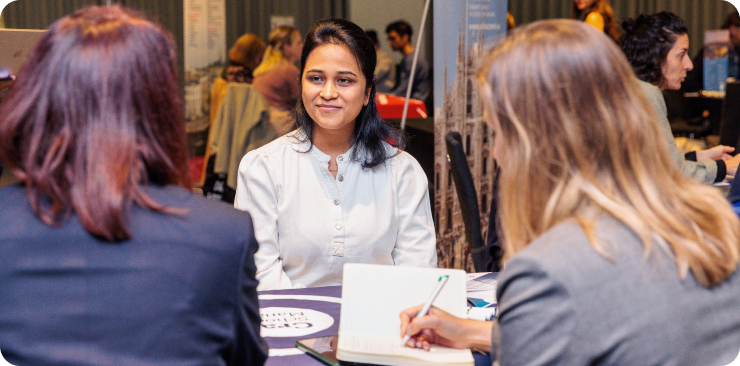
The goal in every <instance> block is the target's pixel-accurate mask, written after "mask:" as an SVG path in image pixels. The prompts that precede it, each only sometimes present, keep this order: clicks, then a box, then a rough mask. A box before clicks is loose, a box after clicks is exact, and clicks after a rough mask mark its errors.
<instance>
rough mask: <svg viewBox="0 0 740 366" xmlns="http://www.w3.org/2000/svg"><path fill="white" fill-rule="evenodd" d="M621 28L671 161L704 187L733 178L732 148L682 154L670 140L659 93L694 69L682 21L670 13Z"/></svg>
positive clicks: (626, 51)
mask: <svg viewBox="0 0 740 366" xmlns="http://www.w3.org/2000/svg"><path fill="white" fill-rule="evenodd" d="M622 28H623V29H624V34H623V35H622V38H621V39H620V42H619V43H620V46H621V48H622V52H624V54H625V55H626V56H627V60H629V62H630V64H631V65H632V69H633V70H634V71H635V74H636V75H637V78H638V79H639V80H640V85H641V86H642V89H643V91H644V92H645V94H647V96H648V99H649V100H650V102H651V103H652V105H653V108H655V110H656V111H657V112H658V117H659V118H660V122H661V123H660V125H661V132H662V134H663V138H664V139H665V140H666V142H667V143H668V145H669V149H670V153H671V157H672V160H673V161H674V162H675V163H676V164H678V165H679V166H680V168H681V170H682V171H683V172H684V173H685V174H687V175H688V176H691V177H693V178H695V179H697V180H699V181H702V182H704V183H707V184H712V183H716V182H721V181H722V180H723V179H725V176H726V175H727V174H729V175H735V172H736V171H737V167H738V164H740V155H737V156H735V157H734V158H733V157H732V156H730V155H729V153H730V152H732V151H734V150H735V149H734V148H732V147H728V146H722V145H720V146H715V147H713V148H711V149H708V150H701V151H697V152H696V153H689V154H687V155H684V154H681V153H680V152H679V151H678V147H677V146H676V142H675V140H674V139H673V133H672V132H671V125H670V123H669V122H668V110H667V108H666V104H665V99H663V93H662V91H663V90H667V89H669V90H678V89H680V88H681V83H683V81H684V79H685V78H686V73H687V71H690V70H691V69H693V67H694V66H693V65H692V63H691V59H690V58H689V56H688V52H689V36H688V28H687V27H686V24H685V23H684V21H683V20H682V19H681V18H680V17H679V16H678V15H676V14H673V13H669V12H661V13H656V14H653V15H644V14H643V15H640V16H638V17H637V18H635V19H627V20H625V21H624V22H623V23H622Z"/></svg>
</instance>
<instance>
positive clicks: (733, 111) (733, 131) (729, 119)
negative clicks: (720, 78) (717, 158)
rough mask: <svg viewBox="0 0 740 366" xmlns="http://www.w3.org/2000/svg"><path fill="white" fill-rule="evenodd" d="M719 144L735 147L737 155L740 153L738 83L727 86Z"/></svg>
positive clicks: (739, 86) (739, 84) (739, 94)
mask: <svg viewBox="0 0 740 366" xmlns="http://www.w3.org/2000/svg"><path fill="white" fill-rule="evenodd" d="M719 143H720V145H726V146H732V147H734V148H735V153H738V152H740V82H737V81H736V82H732V83H727V85H726V89H725V100H724V102H723V103H722V122H721V125H720V128H719Z"/></svg>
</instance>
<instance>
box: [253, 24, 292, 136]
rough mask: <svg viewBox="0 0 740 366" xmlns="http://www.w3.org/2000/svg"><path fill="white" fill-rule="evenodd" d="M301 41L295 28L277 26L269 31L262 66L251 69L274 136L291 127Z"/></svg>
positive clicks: (285, 131) (283, 132)
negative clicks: (267, 104)
mask: <svg viewBox="0 0 740 366" xmlns="http://www.w3.org/2000/svg"><path fill="white" fill-rule="evenodd" d="M302 49H303V39H302V38H301V32H299V31H298V29H296V28H295V27H291V26H289V25H281V26H278V27H276V28H275V29H273V30H272V31H271V32H270V37H269V40H268V44H267V49H266V50H265V56H264V57H263V58H262V63H260V64H259V66H257V69H255V70H254V82H253V84H254V86H255V87H256V88H257V90H259V92H260V94H262V96H264V97H265V99H267V102H268V103H270V123H271V124H272V125H273V126H274V127H275V129H276V130H277V132H278V135H283V134H285V133H287V132H288V131H290V130H292V129H293V128H295V116H294V115H293V109H294V106H295V103H296V99H297V98H298V96H299V95H300V93H301V88H300V85H299V84H298V78H299V77H300V73H301V72H300V70H298V67H297V66H296V65H295V63H296V62H297V61H299V60H300V59H301V50H302Z"/></svg>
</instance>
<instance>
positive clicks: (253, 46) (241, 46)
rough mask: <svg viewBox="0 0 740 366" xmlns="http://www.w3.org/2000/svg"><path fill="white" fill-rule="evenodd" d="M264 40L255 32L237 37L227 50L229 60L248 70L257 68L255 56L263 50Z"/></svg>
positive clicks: (262, 52) (259, 54)
mask: <svg viewBox="0 0 740 366" xmlns="http://www.w3.org/2000/svg"><path fill="white" fill-rule="evenodd" d="M265 47H266V46H265V42H263V41H262V40H261V39H260V37H257V35H256V34H252V33H247V34H244V35H243V36H241V37H239V39H237V40H236V42H234V45H233V46H232V47H231V49H230V50H229V61H231V62H232V63H235V64H237V65H242V66H244V67H246V68H248V69H249V70H254V69H255V68H257V66H258V63H257V57H258V56H262V55H263V54H264V52H265Z"/></svg>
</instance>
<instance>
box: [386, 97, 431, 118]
mask: <svg viewBox="0 0 740 366" xmlns="http://www.w3.org/2000/svg"><path fill="white" fill-rule="evenodd" d="M405 101H406V98H404V97H397V96H395V95H389V94H378V95H376V96H375V104H376V105H377V106H378V113H379V114H380V118H383V119H392V118H397V119H400V118H401V117H403V103H404V102H405ZM406 117H407V118H427V107H426V106H425V105H424V102H422V101H420V100H416V99H409V112H408V114H407V116H406Z"/></svg>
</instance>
